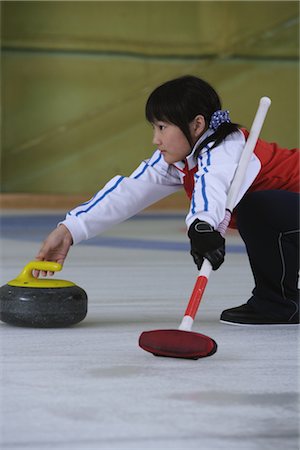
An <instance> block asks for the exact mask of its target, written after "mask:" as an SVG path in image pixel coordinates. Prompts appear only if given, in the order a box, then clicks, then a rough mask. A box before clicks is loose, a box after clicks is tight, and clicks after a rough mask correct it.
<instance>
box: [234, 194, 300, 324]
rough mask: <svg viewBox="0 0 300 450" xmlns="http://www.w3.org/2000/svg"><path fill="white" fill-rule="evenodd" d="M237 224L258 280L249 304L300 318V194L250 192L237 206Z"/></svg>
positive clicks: (274, 314)
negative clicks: (299, 283) (299, 288)
mask: <svg viewBox="0 0 300 450" xmlns="http://www.w3.org/2000/svg"><path fill="white" fill-rule="evenodd" d="M237 225H238V229H239V232H240V234H241V236H242V239H243V241H244V242H245V244H246V248H247V253H248V257H249V261H250V265H251V269H252V272H253V276H254V281H255V288H254V290H253V292H252V294H253V295H252V297H251V298H250V300H249V301H248V303H249V304H251V305H252V306H253V307H254V308H255V309H256V310H257V311H258V312H260V313H261V314H264V315H266V316H267V317H270V318H274V319H279V318H280V319H286V320H287V321H289V320H291V321H294V320H295V319H296V318H297V317H299V290H298V277H299V195H298V194H297V193H294V192H288V191H259V192H253V193H250V194H247V195H246V196H245V197H244V198H243V199H242V200H241V202H240V203H239V205H238V207H237Z"/></svg>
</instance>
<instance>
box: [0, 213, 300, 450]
mask: <svg viewBox="0 0 300 450" xmlns="http://www.w3.org/2000/svg"><path fill="white" fill-rule="evenodd" d="M63 217H64V213H62V212H58V211H53V212H49V211H48V212H43V211H41V212H38V213H37V212H36V211H32V212H30V211H28V212H26V213H25V212H24V211H7V212H4V214H3V215H2V221H1V265H2V269H1V285H3V284H6V283H7V282H8V281H9V280H11V279H13V278H15V277H16V275H17V274H18V273H19V272H20V271H21V269H22V268H23V266H24V265H25V264H26V263H27V262H29V261H31V260H33V259H34V257H35V254H36V253H37V250H38V248H39V246H40V243H41V241H42V240H43V239H44V238H45V237H46V235H47V234H48V232H49V231H51V229H52V227H54V226H55V224H56V223H57V222H58V221H59V220H60V219H62V218H63ZM196 276H197V270H196V267H195V266H194V264H193V262H192V259H191V257H190V255H189V251H188V241H187V238H186V234H185V223H184V212H180V211H179V212H172V213H169V212H168V213H163V212H147V213H144V214H141V215H139V216H137V217H135V218H133V219H131V220H128V221H127V222H125V223H123V224H121V225H119V226H117V227H115V228H114V229H112V230H111V231H110V232H107V233H105V234H104V235H102V236H101V237H98V238H95V239H92V240H90V241H88V242H85V243H83V244H80V245H78V246H76V247H74V248H72V249H71V252H70V254H69V258H68V260H67V262H66V264H65V267H64V269H63V271H62V272H61V273H60V274H58V275H56V277H57V278H63V279H67V280H71V281H73V282H75V283H76V284H78V285H79V286H81V287H82V288H83V289H85V291H86V292H87V294H88V298H89V308H88V315H87V317H86V319H85V320H84V321H83V322H81V323H80V324H78V325H76V326H73V327H71V328H64V329H30V328H20V327H13V326H9V325H7V324H4V323H1V324H0V332H1V449H3V450H9V449H12V450H27V449H28V450H44V449H45V450H46V449H51V450H52V449H53V450H71V449H72V450H73V449H74V450H90V449H91V450H92V449H99V450H134V449H136V450H144V449H155V450H164V449H170V450H190V449H197V450H218V449H224V450H274V449H276V450H277V449H278V450H283V449H285V450H292V449H295V450H299V442H300V441H299V423H300V422H299V327H297V326H293V327H291V328H289V327H284V326H278V327H272V328H268V327H267V326H260V327H238V326H230V325H226V324H221V323H220V322H219V316H220V313H221V312H222V310H223V309H226V308H230V307H233V306H238V305H240V304H242V303H244V302H245V301H247V299H248V298H249V297H250V294H251V290H252V288H253V279H252V274H251V272H250V268H249V265H248V260H247V255H246V253H245V249H244V246H243V243H242V242H241V240H240V238H239V237H238V236H237V235H236V234H232V233H231V234H229V235H228V238H227V257H226V262H225V263H224V264H223V266H222V267H221V268H220V270H219V271H217V272H214V273H213V274H212V276H211V278H210V280H209V283H208V287H207V290H206V292H205V296H204V299H203V301H202V304H201V305H200V309H199V312H198V315H197V319H196V322H195V324H194V328H193V331H198V332H200V333H203V334H206V335H208V336H210V337H212V338H213V339H214V340H215V341H216V342H217V343H218V351H217V353H216V354H214V355H213V356H211V357H208V358H203V359H199V360H197V361H194V360H180V359H172V358H158V357H155V356H153V355H152V354H150V353H146V352H144V351H143V350H141V349H140V348H139V347H138V339H139V335H140V333H141V332H142V331H146V330H152V329H161V328H164V329H165V328H167V329H169V328H177V327H178V326H179V323H180V321H181V318H182V316H183V313H184V310H185V308H186V306H187V302H188V299H189V297H190V294H191V291H192V288H193V285H194V282H195V280H196Z"/></svg>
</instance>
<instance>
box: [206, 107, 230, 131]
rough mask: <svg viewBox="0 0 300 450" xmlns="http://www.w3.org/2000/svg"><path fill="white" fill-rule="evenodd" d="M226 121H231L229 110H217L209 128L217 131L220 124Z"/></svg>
mask: <svg viewBox="0 0 300 450" xmlns="http://www.w3.org/2000/svg"><path fill="white" fill-rule="evenodd" d="M225 122H227V123H230V122H231V120H230V117H229V111H228V110H226V111H222V110H221V109H220V110H218V111H215V112H214V113H213V115H212V116H211V119H210V123H209V128H211V129H213V130H214V131H216V129H217V128H219V126H220V125H221V124H222V123H225Z"/></svg>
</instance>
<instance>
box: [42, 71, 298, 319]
mask: <svg viewBox="0 0 300 450" xmlns="http://www.w3.org/2000/svg"><path fill="white" fill-rule="evenodd" d="M146 117H147V120H148V121H149V122H150V123H151V124H152V126H153V134H154V135H153V144H154V145H155V146H156V147H157V150H156V151H155V152H154V154H153V155H152V157H151V158H150V159H148V160H146V161H143V162H142V163H141V165H140V166H139V167H138V168H137V169H136V170H135V171H134V172H133V173H132V174H131V175H130V176H129V177H123V176H116V177H114V178H113V179H112V180H110V181H109V182H108V183H107V184H106V186H104V188H103V189H101V190H100V191H99V192H98V193H97V194H96V195H95V196H94V197H93V198H92V199H91V200H89V201H88V202H86V203H83V204H82V205H80V206H78V207H77V208H75V209H73V210H72V211H70V212H69V213H68V214H67V216H66V219H65V220H64V221H63V222H62V223H60V224H59V226H58V227H57V228H56V229H55V230H54V231H53V232H52V233H51V234H50V235H49V236H48V237H47V239H46V240H45V241H44V243H43V245H42V247H41V249H40V251H39V253H38V255H37V257H36V258H37V260H49V261H57V262H59V263H61V264H63V262H64V260H65V258H66V256H67V253H68V251H69V249H70V246H71V245H72V244H77V243H79V242H80V241H82V240H84V239H89V238H92V237H93V236H96V235H98V234H99V233H102V232H104V231H105V230H107V229H109V228H111V227H112V226H113V225H115V224H117V223H120V222H122V221H124V220H126V219H128V218H129V217H131V216H133V215H135V214H137V213H138V212H139V211H141V210H142V209H144V208H146V207H147V206H149V205H151V204H152V203H154V202H156V201H158V200H160V199H162V198H163V197H166V196H168V195H170V194H172V193H174V192H176V191H177V190H179V189H182V187H184V189H185V191H186V193H187V195H188V196H189V198H190V208H189V212H188V214H187V217H186V225H187V229H188V237H189V239H190V243H191V255H192V256H193V259H194V261H195V263H196V265H197V267H198V269H200V267H201V264H202V262H203V258H207V259H208V260H209V261H210V263H211V264H212V267H213V270H216V269H218V268H219V267H220V265H221V264H222V263H223V261H224V255H225V241H224V239H223V237H222V236H221V235H220V233H219V232H218V231H217V228H218V225H219V224H220V222H221V221H222V220H223V217H224V215H225V204H226V197H227V192H228V189H229V186H230V184H231V181H232V178H233V176H234V173H235V170H236V168H237V165H238V161H239V158H240V155H241V152H242V150H243V148H244V145H245V142H246V139H247V136H248V132H247V131H246V130H244V129H240V128H239V127H238V125H237V124H235V123H232V122H231V121H230V117H229V113H228V111H222V109H221V101H220V99H219V96H218V94H217V93H216V92H215V90H214V89H213V88H212V87H211V86H210V85H209V84H208V83H207V82H205V81H203V80H201V79H199V78H197V77H194V76H184V77H181V78H177V79H175V80H171V81H168V82H166V83H164V84H163V85H161V86H159V87H158V88H156V89H155V90H154V91H153V92H152V94H151V95H150V97H149V98H148V101H147V104H146ZM297 192H299V151H297V150H296V149H294V150H287V149H282V148H279V147H278V146H277V145H276V144H270V143H267V142H265V141H262V140H259V141H258V143H257V145H256V148H255V152H254V155H253V157H252V159H251V162H250V164H249V167H248V170H247V174H246V177H245V180H244V185H243V186H242V189H241V191H240V193H239V198H238V201H237V206H236V208H235V211H234V216H233V220H232V223H231V226H234V227H237V228H238V230H239V232H240V234H241V236H242V238H243V240H244V242H245V244H246V249H247V253H248V257H249V261H250V265H251V268H252V271H253V275H254V280H255V287H254V290H253V292H252V297H251V298H250V300H248V302H247V303H246V304H244V305H242V306H239V307H237V308H231V309H228V310H225V311H223V313H222V315H221V321H222V322H225V323H231V324H238V325H244V324H247V325H258V324H268V325H273V324H275V325H276V324H297V323H299V291H298V272H299V250H298V249H299V194H298V193H297ZM38 274H39V273H38V272H36V273H35V276H38ZM43 275H46V273H43Z"/></svg>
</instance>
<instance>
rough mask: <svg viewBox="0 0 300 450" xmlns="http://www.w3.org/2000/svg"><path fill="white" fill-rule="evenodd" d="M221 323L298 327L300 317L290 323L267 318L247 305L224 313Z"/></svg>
mask: <svg viewBox="0 0 300 450" xmlns="http://www.w3.org/2000/svg"><path fill="white" fill-rule="evenodd" d="M220 321H221V322H222V323H228V324H230V325H297V324H298V323H299V317H298V316H296V317H294V318H293V319H292V320H290V321H289V320H280V319H273V318H270V317H265V316H263V315H262V314H260V313H258V312H257V311H255V309H254V308H253V307H252V306H251V305H249V304H247V303H246V304H245V305H241V306H238V307H236V308H231V309H226V310H225V311H223V312H222V314H221V317H220Z"/></svg>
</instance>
